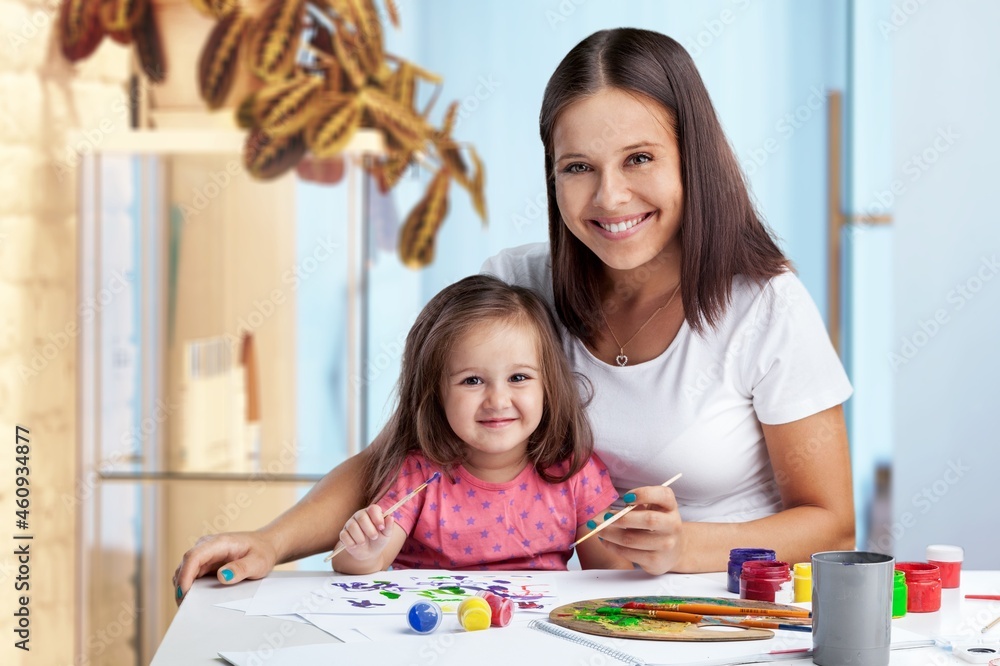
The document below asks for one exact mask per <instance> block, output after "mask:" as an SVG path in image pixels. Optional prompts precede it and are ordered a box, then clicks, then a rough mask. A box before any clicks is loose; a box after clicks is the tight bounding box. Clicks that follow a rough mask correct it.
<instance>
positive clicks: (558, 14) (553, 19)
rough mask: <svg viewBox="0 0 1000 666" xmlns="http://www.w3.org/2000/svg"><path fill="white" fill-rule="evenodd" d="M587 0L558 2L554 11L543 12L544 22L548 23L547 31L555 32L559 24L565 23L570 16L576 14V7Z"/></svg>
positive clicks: (561, 0) (563, 0)
mask: <svg viewBox="0 0 1000 666" xmlns="http://www.w3.org/2000/svg"><path fill="white" fill-rule="evenodd" d="M586 2H587V0H560V2H559V4H558V5H556V6H555V9H546V10H545V20H546V21H548V24H549V29H550V30H555V28H556V26H557V25H559V24H560V23H565V22H566V21H567V20H568V19H569V17H570V16H572V15H573V14H575V13H576V9H577V7H579V6H581V5H583V4H584V3H586Z"/></svg>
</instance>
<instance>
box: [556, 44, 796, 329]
mask: <svg viewBox="0 0 1000 666" xmlns="http://www.w3.org/2000/svg"><path fill="white" fill-rule="evenodd" d="M606 88H616V89H619V90H622V91H625V92H631V93H637V94H639V95H642V96H644V97H646V98H649V99H652V100H654V101H655V102H658V103H659V104H660V105H662V106H663V107H664V108H665V109H666V111H667V115H668V117H669V119H670V122H671V124H672V125H673V127H672V129H673V132H674V135H675V137H676V138H677V147H678V149H679V151H680V160H681V181H682V185H683V188H684V190H683V191H684V211H683V213H682V217H681V226H680V231H679V234H680V239H681V246H682V248H683V249H682V252H681V296H682V298H683V301H684V312H685V313H686V317H687V320H688V323H689V324H690V326H691V327H692V328H693V329H694V330H696V331H701V330H702V328H703V326H704V325H705V324H707V325H708V326H714V325H715V324H716V323H717V322H718V321H719V318H720V317H721V316H722V315H723V314H724V313H725V310H726V307H727V305H728V303H729V294H730V289H731V288H732V281H733V277H734V276H736V275H739V274H742V275H744V276H746V277H747V278H748V279H750V280H752V281H756V282H765V281H767V280H768V279H770V278H772V277H774V276H775V275H778V274H779V273H781V272H782V271H783V270H785V269H786V267H788V265H789V262H788V259H786V258H785V256H784V255H783V254H782V252H781V250H780V249H779V248H778V246H777V244H776V243H775V241H774V239H773V238H772V237H771V234H770V232H769V231H768V229H767V228H766V227H765V226H764V223H763V222H762V220H761V218H760V216H759V214H758V213H757V211H756V209H755V207H754V204H753V202H752V201H751V199H750V194H749V191H748V188H747V184H746V181H745V180H744V176H743V172H742V170H741V169H740V166H739V163H738V161H737V160H736V156H735V155H734V154H733V151H732V149H731V148H730V146H729V142H728V141H727V139H726V136H725V134H724V133H723V131H722V126H721V125H720V124H719V119H718V118H717V117H716V115H715V109H714V107H713V106H712V101H711V99H710V98H709V96H708V91H707V90H706V89H705V84H704V83H703V82H702V80H701V76H700V75H699V74H698V70H697V69H696V68H695V65H694V62H693V61H692V60H691V56H689V55H688V53H687V51H685V50H684V47H682V46H681V45H680V44H678V43H677V42H676V41H674V40H673V39H671V38H670V37H667V36H666V35H662V34H660V33H657V32H651V31H649V30H638V29H635V28H618V29H615V30H602V31H600V32H596V33H594V34H592V35H590V36H589V37H587V38H586V39H584V40H583V41H582V42H580V43H579V44H577V45H576V46H575V47H573V49H572V50H571V51H570V52H569V53H568V54H567V55H566V57H565V58H563V60H562V62H560V63H559V66H558V67H556V71H555V72H554V73H553V74H552V78H550V79H549V82H548V85H547V86H546V87H545V95H544V97H543V99H542V110H541V114H540V116H539V131H540V133H541V138H542V143H543V144H544V147H545V181H546V189H547V191H548V199H549V240H550V246H551V253H552V288H553V291H554V293H555V306H556V312H557V313H558V314H559V317H560V319H561V320H562V322H563V323H564V324H565V325H566V327H567V328H568V329H569V331H570V332H571V333H572V334H573V335H575V336H577V337H578V338H580V339H581V340H583V341H585V342H588V343H594V342H595V340H594V337H595V333H596V331H597V330H598V329H599V328H600V326H601V319H600V291H599V288H598V279H599V277H600V275H601V273H602V265H601V261H600V259H598V258H597V256H596V255H594V253H593V252H591V251H590V250H589V249H588V248H587V247H586V246H585V245H584V244H583V243H581V242H580V241H579V240H577V238H576V237H575V236H573V234H571V233H570V232H569V230H568V229H567V228H566V226H565V225H564V224H563V221H562V218H561V217H560V215H559V208H558V206H557V204H556V183H555V173H554V166H555V163H554V155H553V145H552V135H553V131H554V128H555V124H556V122H557V120H558V118H559V114H560V112H561V111H562V110H563V109H565V108H566V106H567V105H569V104H572V103H573V102H575V101H577V100H579V99H580V98H582V97H585V96H588V95H593V94H595V93H597V92H599V91H600V90H602V89H606Z"/></svg>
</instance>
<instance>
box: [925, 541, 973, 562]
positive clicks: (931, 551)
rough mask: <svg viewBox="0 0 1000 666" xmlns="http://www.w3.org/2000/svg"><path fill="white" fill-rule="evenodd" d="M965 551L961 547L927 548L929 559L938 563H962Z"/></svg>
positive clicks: (937, 546)
mask: <svg viewBox="0 0 1000 666" xmlns="http://www.w3.org/2000/svg"><path fill="white" fill-rule="evenodd" d="M964 556H965V551H964V550H962V547H961V546H945V545H941V544H934V545H933V546H927V559H928V561H929V560H934V561H936V562H961V561H962V560H963V559H964Z"/></svg>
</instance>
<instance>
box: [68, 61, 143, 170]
mask: <svg viewBox="0 0 1000 666" xmlns="http://www.w3.org/2000/svg"><path fill="white" fill-rule="evenodd" d="M149 85H150V84H149V83H148V82H147V81H146V79H144V78H142V77H140V78H139V83H138V85H136V86H133V87H130V89H129V90H128V92H125V91H123V92H120V93H118V94H117V95H115V96H114V98H113V99H112V101H111V112H110V113H109V114H107V115H105V116H104V117H103V118H101V119H100V120H99V121H98V122H97V127H87V128H82V129H79V130H77V131H76V132H75V133H70V136H72V137H73V138H74V141H73V142H72V143H71V145H69V146H66V147H65V148H63V150H62V151H57V153H56V155H55V159H54V160H53V162H54V164H55V170H56V176H57V177H58V179H59V182H60V183H61V182H62V181H63V179H64V178H66V177H68V176H71V175H73V174H74V173H75V171H76V168H77V167H78V166H79V165H80V159H81V158H82V157H84V156H85V155H93V154H94V153H96V152H97V151H98V150H99V149H100V147H101V146H102V145H104V141H105V139H106V138H107V137H108V136H110V135H112V134H117V133H119V132H123V131H126V130H128V128H129V125H130V123H131V109H132V107H133V106H134V105H135V104H136V103H137V102H138V100H139V99H141V98H142V96H143V95H144V94H145V91H146V90H147V89H148V88H149Z"/></svg>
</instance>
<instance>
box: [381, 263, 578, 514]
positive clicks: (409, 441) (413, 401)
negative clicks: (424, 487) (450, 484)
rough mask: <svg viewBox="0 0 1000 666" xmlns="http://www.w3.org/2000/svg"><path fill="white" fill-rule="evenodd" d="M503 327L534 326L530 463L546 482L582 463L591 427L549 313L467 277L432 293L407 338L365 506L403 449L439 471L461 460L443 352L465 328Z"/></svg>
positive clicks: (495, 284) (526, 296)
mask: <svg viewBox="0 0 1000 666" xmlns="http://www.w3.org/2000/svg"><path fill="white" fill-rule="evenodd" d="M508 324H518V325H523V326H527V327H528V328H530V329H532V330H534V332H535V334H536V340H537V344H538V352H539V354H538V355H539V362H540V364H541V368H540V369H539V371H540V372H539V374H540V380H541V382H542V386H543V388H544V400H545V405H544V408H543V410H542V419H541V422H540V423H539V425H538V428H536V429H535V432H534V433H532V434H531V436H530V438H529V439H528V457H529V459H530V461H531V463H532V464H533V465H534V467H535V469H536V470H537V471H538V472H539V474H541V475H542V477H543V478H545V480H546V481H549V482H559V481H564V480H566V479H568V478H569V477H570V476H572V475H573V474H575V473H576V472H578V471H579V470H580V469H581V468H582V467H583V465H584V464H585V463H586V462H587V460H588V459H589V458H590V454H591V453H592V451H593V439H592V436H591V432H590V425H589V423H588V422H587V417H586V415H585V413H584V403H583V401H582V400H581V397H580V389H581V387H580V385H579V384H578V381H577V377H576V376H575V375H574V374H573V372H572V370H571V369H570V367H569V363H568V362H567V361H566V357H565V356H564V354H563V349H562V342H561V340H560V338H559V332H558V329H557V327H556V323H555V320H554V318H553V316H552V313H551V312H550V311H549V309H548V307H546V305H545V303H544V302H543V301H542V299H541V298H540V297H539V296H538V295H537V294H536V293H535V292H534V291H532V290H530V289H527V288H524V287H515V286H511V285H508V284H506V283H505V282H503V281H502V280H499V279H497V278H495V277H492V276H488V275H473V276H471V277H467V278H465V279H462V280H459V281H458V282H456V283H455V284H453V285H450V286H448V287H445V288H444V289H443V290H442V291H441V292H440V293H438V294H437V295H436V296H435V297H434V298H432V299H431V300H430V302H429V303H427V305H426V306H425V307H424V309H423V310H422V311H421V312H420V314H419V315H418V316H417V320H416V322H415V323H414V324H413V328H411V329H410V332H409V334H408V335H407V337H406V344H405V347H404V349H403V360H402V368H401V370H400V378H399V383H398V385H397V394H398V395H397V403H396V408H395V410H394V411H393V414H392V416H391V417H390V418H389V422H388V424H387V425H386V428H385V431H384V432H383V436H382V437H380V438H379V439H378V440H377V443H376V444H373V446H374V447H375V448H374V450H373V451H372V452H371V455H370V456H368V459H367V463H366V465H365V504H366V505H368V504H371V503H372V502H373V501H375V500H376V499H378V497H379V496H380V495H381V494H382V493H383V492H384V491H385V489H386V486H387V484H388V483H389V481H390V480H391V479H393V478H394V477H395V476H396V475H397V474H398V473H399V470H400V468H401V466H402V464H403V460H404V459H405V458H406V456H407V455H408V454H410V453H414V452H419V453H421V454H423V455H424V456H425V457H426V458H427V459H428V460H430V461H431V462H432V463H435V464H436V465H439V466H440V467H442V468H444V469H445V470H446V471H450V470H452V469H453V468H454V467H455V466H456V465H459V464H461V463H462V462H463V461H464V460H465V459H466V454H467V450H468V446H467V445H466V444H465V442H463V441H462V440H461V439H459V438H458V436H457V435H456V434H455V432H454V431H453V430H452V429H451V426H449V425H448V419H447V417H446V416H445V412H444V407H443V405H442V381H443V379H444V375H445V371H446V369H447V362H448V355H449V353H450V352H451V350H452V348H453V347H454V346H455V344H457V343H458V342H459V341H460V340H461V339H462V338H463V337H464V336H466V335H467V334H469V333H470V332H471V331H473V330H476V329H478V328H479V327H481V326H490V327H498V326H503V325H508ZM564 461H569V465H568V466H567V468H566V472H565V474H559V475H553V474H552V473H551V469H550V468H551V467H552V466H553V465H556V464H558V463H562V462H564Z"/></svg>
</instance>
